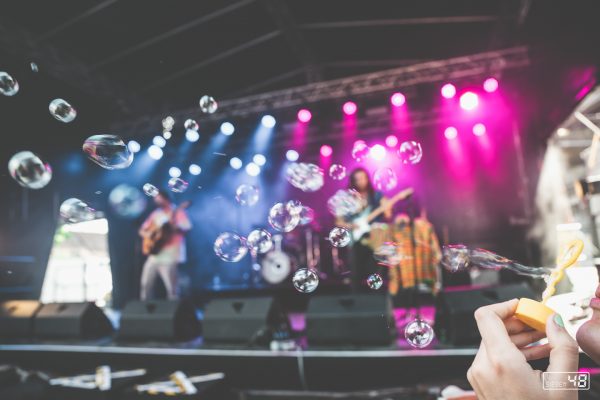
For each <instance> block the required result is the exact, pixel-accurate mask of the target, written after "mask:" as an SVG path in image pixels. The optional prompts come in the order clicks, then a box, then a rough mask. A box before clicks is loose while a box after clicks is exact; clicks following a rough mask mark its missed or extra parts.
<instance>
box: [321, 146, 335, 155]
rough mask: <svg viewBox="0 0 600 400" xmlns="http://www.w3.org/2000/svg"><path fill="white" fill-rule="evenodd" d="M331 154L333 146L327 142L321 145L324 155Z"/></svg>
mask: <svg viewBox="0 0 600 400" xmlns="http://www.w3.org/2000/svg"><path fill="white" fill-rule="evenodd" d="M331 154H333V149H332V148H331V146H329V145H327V144H324V145H323V146H321V155H322V156H323V157H331Z"/></svg>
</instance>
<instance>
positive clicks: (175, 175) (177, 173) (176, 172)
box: [169, 167, 181, 178]
mask: <svg viewBox="0 0 600 400" xmlns="http://www.w3.org/2000/svg"><path fill="white" fill-rule="evenodd" d="M169 176H170V177H171V178H179V177H180V176H181V170H180V169H179V168H177V167H171V168H169Z"/></svg>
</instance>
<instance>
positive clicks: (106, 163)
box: [83, 135, 133, 169]
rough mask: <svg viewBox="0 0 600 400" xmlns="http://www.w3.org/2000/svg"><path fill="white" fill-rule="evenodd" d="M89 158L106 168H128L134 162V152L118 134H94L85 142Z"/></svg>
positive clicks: (84, 145)
mask: <svg viewBox="0 0 600 400" xmlns="http://www.w3.org/2000/svg"><path fill="white" fill-rule="evenodd" d="M83 151H84V153H85V154H87V156H88V158H89V159H90V160H92V161H93V162H95V163H96V164H98V165H99V166H101V167H102V168H106V169H123V168H127V167H129V166H130V165H131V163H132V162H133V153H132V152H131V151H129V148H128V147H127V145H126V144H125V142H123V139H121V138H120V137H119V136H116V135H94V136H90V137H89V138H87V139H86V140H85V142H84V143H83Z"/></svg>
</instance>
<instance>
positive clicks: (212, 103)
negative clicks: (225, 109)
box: [199, 95, 219, 114]
mask: <svg viewBox="0 0 600 400" xmlns="http://www.w3.org/2000/svg"><path fill="white" fill-rule="evenodd" d="M199 104H200V109H201V110H202V112H204V113H207V114H212V113H214V112H215V111H217V108H218V107H219V105H218V104H217V101H216V100H215V99H214V98H213V97H212V96H208V95H204V96H202V97H200V101H199Z"/></svg>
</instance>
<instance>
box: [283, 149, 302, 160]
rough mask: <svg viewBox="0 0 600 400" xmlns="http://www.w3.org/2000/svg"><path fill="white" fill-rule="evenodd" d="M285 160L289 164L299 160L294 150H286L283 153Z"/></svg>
mask: <svg viewBox="0 0 600 400" xmlns="http://www.w3.org/2000/svg"><path fill="white" fill-rule="evenodd" d="M285 158H287V160H288V161H291V162H294V161H298V158H300V154H298V152H297V151H296V150H288V151H287V152H286V153H285Z"/></svg>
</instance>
